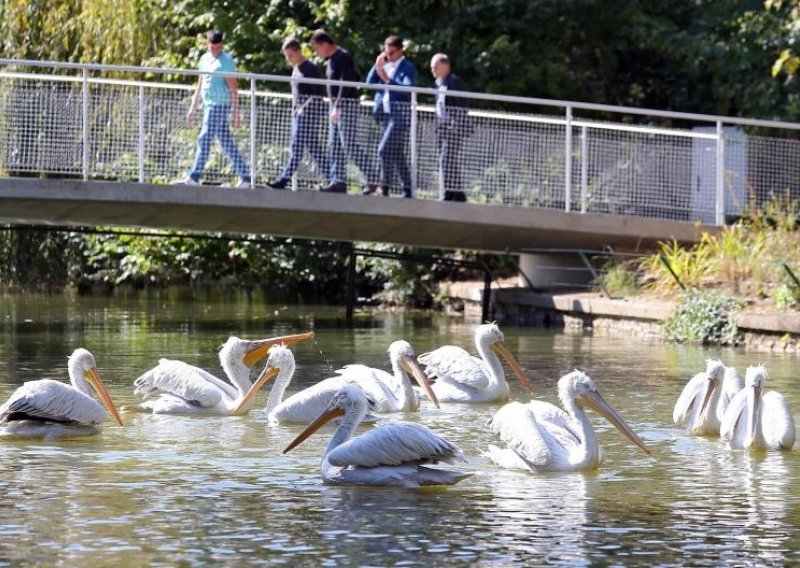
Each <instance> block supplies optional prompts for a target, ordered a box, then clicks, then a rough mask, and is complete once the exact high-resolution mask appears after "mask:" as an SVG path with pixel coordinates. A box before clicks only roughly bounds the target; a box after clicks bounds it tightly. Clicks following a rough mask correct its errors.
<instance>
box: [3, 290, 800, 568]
mask: <svg viewBox="0 0 800 568" xmlns="http://www.w3.org/2000/svg"><path fill="white" fill-rule="evenodd" d="M341 314H342V312H341V311H340V310H336V309H331V308H316V307H286V306H270V305H265V304H262V303H256V304H250V303H248V302H247V301H246V299H244V298H239V297H229V298H225V297H224V296H202V295H201V297H198V298H194V299H192V298H191V297H177V296H176V297H170V298H166V297H164V298H159V297H150V298H146V297H130V298H124V297H123V298H100V299H98V298H93V299H79V298H61V297H56V298H53V297H44V296H28V297H13V296H0V400H5V399H6V398H7V397H8V396H9V395H10V394H11V393H12V392H13V390H14V389H15V388H16V387H17V386H19V385H20V384H21V383H22V382H24V381H27V380H34V379H40V378H44V377H51V378H54V377H55V378H64V379H65V378H66V368H65V365H66V359H67V356H68V355H69V353H70V352H71V351H72V350H73V349H74V348H75V347H78V346H83V347H86V348H88V349H89V350H91V351H92V352H93V353H94V354H95V356H96V358H97V363H98V366H99V368H100V371H101V373H102V374H103V377H104V379H105V380H106V383H107V385H108V386H109V391H110V393H111V395H112V397H113V399H114V401H115V402H116V403H117V405H118V406H119V405H122V404H130V403H134V402H135V400H136V399H135V398H134V396H133V387H132V382H133V380H134V379H135V378H136V377H137V376H138V375H139V374H140V373H141V372H143V371H144V370H146V369H148V368H150V367H152V366H153V365H155V364H156V362H157V360H158V358H159V357H162V356H167V357H171V358H177V359H182V360H184V361H187V362H190V363H193V364H197V365H199V366H202V367H205V368H207V369H209V370H211V371H214V372H216V373H218V372H219V371H218V364H217V359H216V350H217V348H218V347H219V345H220V344H221V343H222V341H224V340H225V338H226V337H227V336H228V335H231V334H236V335H239V336H242V337H254V338H256V337H265V336H271V335H279V334H284V333H288V332H294V331H304V330H307V329H314V330H315V331H316V333H317V340H316V342H315V343H314V342H307V343H304V344H300V345H298V346H297V347H296V348H294V351H295V354H296V358H297V361H298V370H297V374H296V378H295V380H294V381H293V383H292V385H290V387H289V392H290V393H291V392H294V391H295V390H298V389H300V388H302V387H304V386H307V385H309V384H311V383H313V382H314V381H315V380H318V379H319V378H322V377H325V376H327V374H328V373H329V372H330V370H331V369H332V368H337V367H339V366H341V365H344V364H347V363H352V362H360V363H365V364H368V365H373V366H380V367H383V368H388V360H387V357H386V348H387V346H388V344H389V343H390V342H391V341H393V340H395V339H399V338H404V339H407V340H409V341H410V342H411V343H412V345H413V346H414V347H415V349H416V350H417V352H418V353H422V352H424V351H427V350H429V349H431V348H434V347H436V346H438V345H442V344H445V343H454V344H458V345H463V346H471V343H472V332H473V330H474V322H465V321H462V320H458V319H448V318H446V317H444V316H440V315H427V316H425V315H421V316H420V315H409V314H372V315H365V316H362V317H360V318H358V319H357V321H356V325H355V327H354V328H352V329H350V328H347V327H346V326H345V325H344V324H343V322H342V321H341V319H340V316H341ZM502 329H503V331H504V332H505V335H506V339H507V344H508V346H509V347H510V348H511V350H512V351H514V352H515V353H516V354H517V355H518V357H519V359H520V361H521V363H522V365H523V367H524V368H525V369H526V370H527V371H528V374H529V377H530V378H531V380H532V382H533V385H534V388H535V396H536V397H537V398H541V399H544V400H548V401H551V402H556V397H555V383H556V381H557V380H558V378H559V376H560V375H561V374H564V373H565V372H568V371H569V370H571V369H573V368H575V367H581V368H583V369H584V370H586V371H587V372H588V373H589V374H590V375H591V376H592V377H594V378H595V380H596V382H597V383H598V386H599V387H600V389H601V391H602V393H603V394H604V396H605V398H606V399H607V400H608V401H609V402H611V404H612V405H614V406H615V407H616V408H617V409H618V410H619V411H620V413H621V414H622V415H623V417H624V418H625V419H626V420H627V421H628V423H629V424H631V426H632V427H633V428H634V430H636V431H637V432H638V433H639V434H640V435H641V436H642V438H643V439H644V440H645V441H646V442H647V443H648V445H649V446H650V447H651V448H652V450H653V455H652V456H647V455H645V454H643V453H642V452H641V451H639V450H638V449H637V448H635V447H634V446H632V445H630V444H629V443H627V442H625V441H624V439H623V438H622V437H621V436H620V435H619V434H618V433H617V432H616V430H614V429H613V428H611V426H610V425H608V424H607V423H605V422H603V421H602V419H601V418H599V417H598V416H596V415H594V416H592V420H593V423H594V424H595V426H596V428H597V429H598V431H599V437H600V441H601V444H602V445H603V448H604V451H605V457H606V460H605V463H604V464H603V466H602V468H601V469H600V470H598V471H596V472H591V473H581V474H550V475H534V474H526V473H517V472H510V471H502V470H499V469H497V468H495V467H494V466H493V465H491V464H490V463H489V462H488V461H487V460H486V458H484V457H483V456H482V455H481V452H482V451H483V450H485V448H486V446H487V445H488V444H489V443H493V442H495V440H494V438H493V436H492V435H491V434H490V433H489V432H488V430H487V427H486V422H487V421H488V420H489V418H490V417H491V416H492V414H493V413H494V412H495V411H496V410H497V409H498V408H499V405H496V404H489V405H443V407H442V409H441V410H436V409H434V408H432V407H430V406H428V405H423V407H422V411H421V412H420V413H419V414H411V413H409V414H405V415H402V416H401V418H402V419H405V420H411V421H418V422H421V423H424V424H426V425H427V426H429V427H430V428H432V429H433V430H435V431H436V432H437V433H439V434H441V435H444V436H445V437H447V438H449V439H450V440H451V441H453V442H455V443H456V444H458V445H459V446H460V447H461V448H462V449H463V450H464V453H465V454H466V455H467V457H468V460H469V464H468V467H469V468H470V469H472V470H474V471H475V472H476V475H475V476H473V477H472V478H470V479H467V480H466V481H464V482H462V483H460V484H459V485H456V486H454V487H451V488H447V489H433V490H431V489H428V490H419V491H413V490H399V489H380V488H338V487H326V486H323V485H322V483H321V479H320V475H319V461H320V456H321V452H322V449H323V448H324V446H325V444H326V443H327V433H323V434H321V435H317V436H314V437H312V438H311V439H310V440H308V441H307V442H305V443H304V444H302V445H301V446H300V447H298V448H297V449H296V450H295V451H293V452H292V453H290V454H288V455H286V456H283V455H281V449H282V448H283V447H284V446H285V445H286V444H287V443H288V442H289V441H290V440H291V439H292V438H293V437H294V436H295V435H296V434H297V433H298V432H299V430H300V428H299V427H296V426H291V427H278V428H266V427H265V423H266V417H265V416H264V415H263V414H262V412H261V410H260V409H261V408H262V407H263V399H264V396H265V395H263V394H261V395H260V398H259V402H258V403H257V405H256V410H255V411H254V412H252V413H251V414H250V415H249V416H245V417H236V418H228V417H205V418H185V417H172V416H152V415H133V416H131V415H128V416H127V417H126V425H125V427H123V428H120V427H117V426H112V425H110V424H109V425H107V426H106V429H105V430H104V432H103V433H102V434H101V435H99V436H95V437H92V438H91V439H85V440H78V441H61V442H58V443H54V442H32V441H24V442H20V441H17V442H0V565H19V564H21V563H23V562H24V563H28V564H37V565H55V564H58V565H66V566H110V565H115V566H130V565H150V566H176V565H181V566H194V565H231V566H238V565H242V564H244V563H247V564H254V565H257V564H269V565H273V564H287V565H291V566H298V565H309V566H351V565H372V566H376V565H419V566H432V565H453V564H457V565H496V566H505V565H509V564H512V563H518V564H525V565H533V564H539V563H544V562H547V563H551V564H560V565H589V564H620V565H623V564H624V565H632V564H640V565H676V566H678V565H680V566H683V565H688V564H691V565H730V564H744V563H749V564H757V565H763V564H769V565H792V564H798V563H799V562H800V539H798V528H797V526H798V524H800V509H799V508H798V499H799V497H800V484H798V482H797V481H798V472H800V467H799V466H800V463H798V461H799V460H798V451H797V450H795V451H792V452H788V453H778V452H770V453H760V454H749V453H747V452H742V451H737V452H732V451H729V450H727V449H726V448H725V447H724V446H723V445H722V444H720V443H719V442H718V441H715V440H707V439H696V438H690V437H688V436H687V435H686V434H685V433H684V432H683V431H682V430H680V429H678V428H676V427H674V426H673V425H672V424H671V415H672V406H673V404H674V402H675V400H676V398H677V396H678V393H679V392H680V390H681V388H682V387H683V384H684V383H685V381H686V380H687V378H688V377H689V376H691V375H692V374H694V373H695V372H696V371H698V370H700V369H702V368H703V366H704V363H703V360H704V358H705V357H706V356H708V355H710V354H714V355H720V356H722V357H723V359H724V360H725V361H726V362H727V363H728V364H735V365H737V366H739V367H740V370H743V366H744V365H746V364H752V363H766V365H767V366H768V368H769V370H770V373H771V375H770V380H769V386H771V387H772V388H775V389H778V390H780V391H782V392H783V393H784V394H785V395H786V397H787V398H788V400H789V402H790V403H791V404H792V405H793V407H794V409H795V411H796V410H797V409H798V408H800V387H799V386H798V382H797V380H796V376H797V368H798V359H797V358H796V357H795V356H780V355H764V354H750V355H748V354H746V353H743V352H740V351H734V350H723V351H721V352H720V351H710V350H703V349H699V348H689V347H677V346H664V345H659V344H652V343H638V342H637V341H636V340H633V339H611V338H597V337H595V338H593V337H589V336H570V335H564V334H563V333H560V332H550V331H542V330H534V329H528V328H515V327H511V326H503V328H502ZM469 348H470V349H472V347H469ZM512 397H513V398H514V399H519V400H526V399H527V395H525V394H524V393H523V391H522V389H521V387H520V385H519V384H518V383H516V382H515V383H514V384H512Z"/></svg>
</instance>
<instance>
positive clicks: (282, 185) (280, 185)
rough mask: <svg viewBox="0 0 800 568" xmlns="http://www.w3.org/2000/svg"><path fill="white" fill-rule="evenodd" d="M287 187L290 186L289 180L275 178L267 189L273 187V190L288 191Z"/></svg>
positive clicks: (268, 184)
mask: <svg viewBox="0 0 800 568" xmlns="http://www.w3.org/2000/svg"><path fill="white" fill-rule="evenodd" d="M287 185H289V178H275V179H274V180H272V181H271V182H269V183H267V187H271V188H272V189H286V186H287Z"/></svg>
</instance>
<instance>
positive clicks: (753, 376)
mask: <svg viewBox="0 0 800 568" xmlns="http://www.w3.org/2000/svg"><path fill="white" fill-rule="evenodd" d="M767 376H768V374H767V369H766V367H764V365H756V366H750V367H747V371H745V376H744V388H746V389H748V391H749V392H748V393H747V403H748V406H750V412H748V413H747V433H746V435H745V439H744V447H745V448H749V447H751V446H752V445H753V444H754V443H755V441H756V436H757V435H758V427H759V425H760V424H761V411H762V400H761V395H762V392H763V389H764V383H765V382H766V380H767Z"/></svg>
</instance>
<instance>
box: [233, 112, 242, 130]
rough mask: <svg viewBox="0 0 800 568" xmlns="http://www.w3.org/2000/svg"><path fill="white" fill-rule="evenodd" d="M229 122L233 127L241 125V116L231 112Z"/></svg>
mask: <svg viewBox="0 0 800 568" xmlns="http://www.w3.org/2000/svg"><path fill="white" fill-rule="evenodd" d="M231 123H232V124H233V127H234V128H239V127H240V126H241V125H242V118H241V117H240V116H239V113H238V112H234V113H233V116H232V117H231Z"/></svg>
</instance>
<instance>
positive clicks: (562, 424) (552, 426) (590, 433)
mask: <svg viewBox="0 0 800 568" xmlns="http://www.w3.org/2000/svg"><path fill="white" fill-rule="evenodd" d="M558 396H559V398H560V399H561V404H562V405H563V406H564V409H563V410H562V409H560V408H558V407H557V406H555V405H553V404H549V403H547V402H542V401H538V400H532V401H531V402H529V403H528V404H522V403H520V402H510V403H508V404H506V405H505V406H503V407H502V408H501V409H500V410H499V411H498V412H497V414H495V415H494V417H493V418H492V421H491V430H492V432H494V433H495V434H497V435H498V436H499V437H500V439H501V440H502V441H503V442H505V443H506V445H507V446H508V447H507V448H505V449H502V448H499V447H497V446H493V445H490V446H489V451H488V453H487V454H488V457H489V459H490V460H492V461H493V462H494V463H496V464H497V465H499V466H500V467H505V468H512V469H530V470H532V471H535V472H542V471H584V470H590V469H595V468H597V467H599V466H600V464H601V463H603V450H602V448H601V447H600V444H599V443H598V441H597V435H596V434H595V431H594V428H593V427H592V423H591V422H590V421H589V417H588V416H587V414H586V411H585V410H584V408H591V409H592V410H594V411H595V412H597V413H598V414H600V415H601V416H603V417H604V418H606V420H608V421H609V422H611V424H613V425H614V426H615V427H616V428H617V429H618V430H619V431H620V432H622V434H623V435H624V436H625V437H626V438H628V439H629V440H630V441H631V442H633V443H634V444H636V445H637V446H639V447H640V448H641V449H642V450H643V451H644V452H646V453H648V454H649V453H650V450H649V449H648V448H647V446H646V445H645V443H644V442H643V441H642V440H641V438H639V436H637V435H636V433H635V432H634V431H633V430H632V429H631V428H630V426H628V424H627V423H626V422H625V421H624V420H623V419H622V417H621V416H620V415H619V413H617V411H616V410H614V408H613V407H612V406H611V405H610V404H608V402H606V400H605V399H604V398H603V396H602V395H601V394H600V391H598V390H597V386H596V385H595V384H594V381H593V380H592V379H591V378H589V377H588V376H587V375H586V374H585V373H583V372H581V371H577V370H576V371H573V372H571V373H569V374H567V375H564V376H563V377H561V379H559V381H558Z"/></svg>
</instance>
